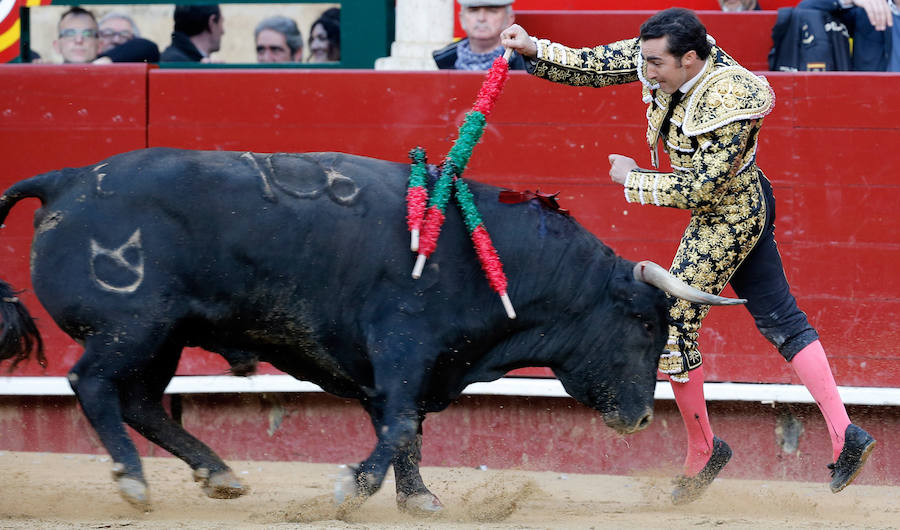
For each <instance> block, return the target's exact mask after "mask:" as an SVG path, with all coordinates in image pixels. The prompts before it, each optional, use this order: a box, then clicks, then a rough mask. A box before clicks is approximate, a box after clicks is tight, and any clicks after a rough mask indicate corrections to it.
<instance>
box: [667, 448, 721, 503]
mask: <svg viewBox="0 0 900 530" xmlns="http://www.w3.org/2000/svg"><path fill="white" fill-rule="evenodd" d="M729 460H731V448H730V447H728V444H727V443H725V440H722V439H721V438H719V437H717V436H713V450H712V454H711V455H710V456H709V460H708V461H707V462H706V465H705V466H703V469H701V470H700V472H699V473H697V474H696V475H694V476H693V477H686V476H684V475H678V476H677V477H676V478H675V489H674V490H672V503H673V504H687V503H689V502H693V501H695V500H697V499H698V498H700V496H701V495H703V492H704V491H706V488H708V487H709V485H710V484H712V481H713V480H714V479H715V478H716V476H718V475H719V472H720V471H722V468H724V467H725V464H727V463H728V461H729Z"/></svg>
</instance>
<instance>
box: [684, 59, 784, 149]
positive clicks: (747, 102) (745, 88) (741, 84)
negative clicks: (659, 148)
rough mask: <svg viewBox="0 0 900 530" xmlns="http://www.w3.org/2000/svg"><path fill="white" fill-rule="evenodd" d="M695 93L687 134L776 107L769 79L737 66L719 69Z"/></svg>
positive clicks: (755, 116) (686, 116) (690, 102)
mask: <svg viewBox="0 0 900 530" xmlns="http://www.w3.org/2000/svg"><path fill="white" fill-rule="evenodd" d="M693 92H694V93H693V94H691V96H690V99H689V100H688V104H687V110H686V111H685V114H684V122H683V124H682V131H684V134H686V135H687V136H697V135H698V134H703V133H706V132H709V131H712V130H715V129H718V128H719V127H722V126H723V125H727V124H729V123H731V122H734V121H738V120H752V119H758V118H762V117H764V116H766V115H767V114H769V113H770V112H772V109H773V108H775V93H774V92H773V91H772V87H770V86H769V82H768V81H767V80H766V78H765V77H762V76H758V75H756V74H754V73H752V72H750V71H749V70H747V69H746V68H743V67H741V66H736V65H735V66H726V67H724V68H717V69H716V70H714V71H713V72H712V73H710V74H709V75H707V76H706V77H704V78H703V79H702V80H701V81H700V83H699V84H698V85H697V86H696V87H695V88H694V91H693Z"/></svg>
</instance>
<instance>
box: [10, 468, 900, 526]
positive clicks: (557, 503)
mask: <svg viewBox="0 0 900 530" xmlns="http://www.w3.org/2000/svg"><path fill="white" fill-rule="evenodd" d="M230 465H231V466H232V468H233V469H234V471H235V473H236V474H237V475H238V476H239V477H240V478H241V480H242V481H244V483H245V484H247V485H249V486H250V488H251V492H250V493H249V494H248V495H246V496H244V497H242V498H239V499H233V500H214V499H209V498H207V497H205V496H204V495H203V494H202V492H201V491H200V488H199V487H198V486H197V485H196V484H195V483H194V482H193V481H192V479H191V475H190V471H189V469H188V468H187V466H185V465H184V464H183V463H182V462H181V461H179V460H176V459H174V458H145V459H144V466H145V473H146V475H147V478H148V481H149V485H150V491H151V500H152V502H153V507H154V509H153V511H152V512H150V513H140V512H138V511H136V510H134V509H133V508H131V507H130V506H129V505H128V504H126V503H125V502H124V501H123V500H121V498H119V496H118V493H117V492H116V489H115V485H114V484H113V482H112V479H111V476H110V468H111V467H112V464H111V462H110V461H109V458H108V457H106V456H97V455H70V454H50V453H16V452H0V528H17V529H18V528H47V529H72V528H128V529H143V528H154V529H157V528H158V529H162V528H190V529H226V528H227V529H232V528H234V529H251V528H253V529H256V528H259V529H262V528H327V529H333V528H365V529H371V530H375V529H389V528H390V529H426V528H440V529H451V528H452V529H512V528H515V529H531V528H567V529H589V528H598V529H599V528H626V529H628V528H634V529H651V528H666V529H676V528H698V527H712V526H715V527H719V528H750V527H755V528H760V527H762V528H773V527H787V528H900V488H897V487H887V486H858V485H853V486H851V487H849V488H847V489H846V490H844V491H843V492H842V493H840V494H837V495H834V494H832V493H831V492H830V491H829V490H828V486H827V484H824V483H801V482H779V481H750V480H728V479H720V480H717V481H716V482H715V483H714V484H713V486H712V487H711V488H710V490H709V492H707V494H706V496H705V497H703V498H702V499H700V500H699V501H697V502H695V503H694V504H691V505H688V506H684V507H674V506H672V505H671V504H670V502H669V500H668V496H667V495H668V490H669V480H670V479H669V478H668V477H653V476H636V477H622V476H611V475H578V474H560V473H554V472H531V471H516V470H479V469H461V468H437V467H427V468H423V470H422V475H423V478H424V479H425V482H426V483H427V484H428V485H429V487H430V488H431V490H432V491H433V492H434V493H435V494H437V495H438V497H440V498H441V500H442V502H443V503H444V505H445V506H446V509H445V511H444V513H442V514H440V515H438V516H435V517H431V518H426V519H420V518H414V517H412V516H409V515H406V514H404V513H401V512H399V511H398V510H397V508H396V505H395V503H394V482H393V477H392V476H391V475H388V478H387V480H386V482H385V486H384V487H383V488H382V489H381V491H379V492H378V493H377V494H376V495H375V496H373V497H372V498H371V499H369V500H368V501H367V502H366V503H365V504H364V505H363V506H362V507H361V508H360V509H359V510H358V511H356V512H354V513H352V514H350V515H348V516H346V517H345V519H343V520H340V519H337V511H336V510H335V508H334V506H333V505H332V503H331V495H332V493H331V492H332V488H333V483H334V480H335V478H336V477H337V475H338V472H339V471H340V470H339V468H338V466H336V465H332V464H302V463H294V462H246V461H236V462H230Z"/></svg>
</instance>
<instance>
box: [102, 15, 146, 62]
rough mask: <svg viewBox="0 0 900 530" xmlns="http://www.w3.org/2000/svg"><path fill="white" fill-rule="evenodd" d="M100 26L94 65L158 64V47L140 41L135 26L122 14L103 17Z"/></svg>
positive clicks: (144, 40)
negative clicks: (98, 49) (98, 46)
mask: <svg viewBox="0 0 900 530" xmlns="http://www.w3.org/2000/svg"><path fill="white" fill-rule="evenodd" d="M98 25H99V26H100V56H99V57H98V58H97V60H95V61H94V63H96V64H106V63H143V62H146V63H158V62H159V47H158V46H157V45H156V43H155V42H153V41H150V40H147V39H142V38H141V36H140V35H141V32H140V31H139V30H138V27H137V24H135V23H134V20H132V18H131V17H129V16H128V15H126V14H124V13H118V12H115V11H114V12H111V13H107V14H105V15H103V16H102V17H101V18H100V22H99V23H98Z"/></svg>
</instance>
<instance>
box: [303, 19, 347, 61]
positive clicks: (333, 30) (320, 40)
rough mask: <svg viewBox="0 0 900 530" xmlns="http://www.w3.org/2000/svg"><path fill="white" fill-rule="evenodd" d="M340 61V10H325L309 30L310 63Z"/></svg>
mask: <svg viewBox="0 0 900 530" xmlns="http://www.w3.org/2000/svg"><path fill="white" fill-rule="evenodd" d="M340 60H341V10H340V9H339V8H337V7H332V8H330V9H326V10H325V12H324V13H322V16H320V17H319V18H318V19H317V20H316V21H315V22H313V23H312V26H310V28H309V58H308V59H307V62H310V63H333V62H337V61H340Z"/></svg>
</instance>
